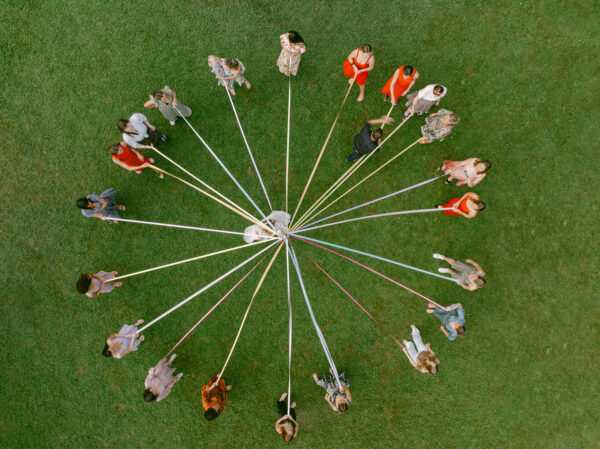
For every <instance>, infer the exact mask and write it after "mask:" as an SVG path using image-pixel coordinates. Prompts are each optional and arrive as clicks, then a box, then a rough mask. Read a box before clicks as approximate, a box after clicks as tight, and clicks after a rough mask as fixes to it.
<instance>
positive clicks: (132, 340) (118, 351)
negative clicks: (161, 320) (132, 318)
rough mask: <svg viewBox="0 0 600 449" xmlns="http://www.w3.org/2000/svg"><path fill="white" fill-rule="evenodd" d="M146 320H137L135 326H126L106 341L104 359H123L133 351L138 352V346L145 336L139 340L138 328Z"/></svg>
mask: <svg viewBox="0 0 600 449" xmlns="http://www.w3.org/2000/svg"><path fill="white" fill-rule="evenodd" d="M143 322H144V320H137V321H136V323H135V324H133V325H131V324H124V325H123V327H122V328H121V330H120V331H119V333H118V334H112V335H111V336H110V337H108V340H106V346H104V350H103V351H102V355H104V357H114V358H115V359H122V358H123V357H125V356H126V355H127V354H129V353H130V352H132V351H137V348H138V346H139V345H140V343H141V342H143V341H144V336H143V335H141V336H140V337H139V338H138V335H137V331H138V326H139V325H140V324H142V323H143Z"/></svg>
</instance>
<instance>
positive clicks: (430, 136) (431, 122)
mask: <svg viewBox="0 0 600 449" xmlns="http://www.w3.org/2000/svg"><path fill="white" fill-rule="evenodd" d="M450 114H453V112H452V111H449V110H448V109H440V110H439V111H438V112H437V114H436V115H434V116H433V117H432V116H429V117H427V118H426V119H425V124H424V125H423V126H421V133H422V134H423V137H425V138H426V139H427V140H428V141H429V143H431V142H435V141H436V140H440V141H442V140H444V138H445V137H446V136H448V134H450V133H451V132H452V129H453V128H454V125H444V124H443V123H442V122H443V120H444V117H446V116H447V115H450Z"/></svg>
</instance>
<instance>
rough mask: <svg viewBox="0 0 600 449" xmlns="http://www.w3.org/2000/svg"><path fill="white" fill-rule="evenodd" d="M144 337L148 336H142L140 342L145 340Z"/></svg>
mask: <svg viewBox="0 0 600 449" xmlns="http://www.w3.org/2000/svg"><path fill="white" fill-rule="evenodd" d="M144 338H146V337H145V336H144V335H142V336H141V337H140V343H141V342H143V341H144Z"/></svg>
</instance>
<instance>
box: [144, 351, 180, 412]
mask: <svg viewBox="0 0 600 449" xmlns="http://www.w3.org/2000/svg"><path fill="white" fill-rule="evenodd" d="M175 357H177V354H173V355H172V356H171V358H170V359H169V361H168V362H167V358H166V357H165V358H162V359H160V362H158V365H156V366H155V367H152V368H150V370H149V371H148V376H147V377H146V380H145V381H144V386H145V387H146V390H145V391H144V401H146V402H152V401H156V402H159V401H162V400H163V399H164V398H166V397H167V396H168V395H169V393H170V392H171V388H173V385H175V383H176V382H179V379H181V376H183V373H179V374H178V375H177V376H173V374H174V373H175V368H172V367H171V365H172V364H173V360H175Z"/></svg>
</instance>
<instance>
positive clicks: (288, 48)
mask: <svg viewBox="0 0 600 449" xmlns="http://www.w3.org/2000/svg"><path fill="white" fill-rule="evenodd" d="M279 41H280V42H281V53H279V58H277V67H279V71H280V72H281V73H283V74H284V75H287V76H290V73H291V74H292V75H294V76H296V74H297V73H298V67H299V66H300V59H301V58H302V54H303V53H305V52H306V45H304V43H302V42H300V43H297V44H293V43H291V42H290V40H289V38H288V33H285V34H282V35H281V36H279Z"/></svg>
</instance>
